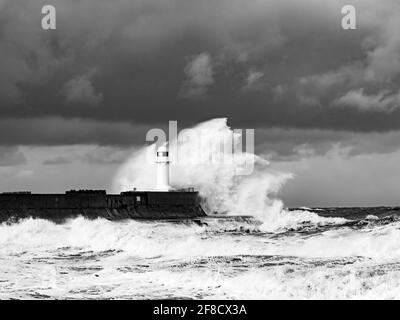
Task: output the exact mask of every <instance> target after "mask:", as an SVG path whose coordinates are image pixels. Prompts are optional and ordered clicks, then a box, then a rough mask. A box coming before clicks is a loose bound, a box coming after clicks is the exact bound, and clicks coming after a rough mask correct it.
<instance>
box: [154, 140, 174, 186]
mask: <svg viewBox="0 0 400 320" xmlns="http://www.w3.org/2000/svg"><path fill="white" fill-rule="evenodd" d="M169 162H170V161H169V153H168V144H167V143H165V144H164V145H162V146H161V147H159V148H158V149H157V159H156V163H157V185H156V190H157V191H170V190H171V187H170V185H169Z"/></svg>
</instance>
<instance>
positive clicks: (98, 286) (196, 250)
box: [0, 208, 400, 299]
mask: <svg viewBox="0 0 400 320" xmlns="http://www.w3.org/2000/svg"><path fill="white" fill-rule="evenodd" d="M398 212H400V211H398V209H397V208H352V209H343V208H331V209H305V208H303V209H301V210H300V209H298V210H291V211H285V212H284V213H282V215H284V216H282V217H281V221H280V223H279V224H276V225H273V226H272V225H271V223H270V222H262V221H258V220H256V219H252V218H240V217H233V218H228V219H222V218H220V219H217V218H207V219H203V220H202V221H200V222H199V221H187V222H180V223H178V222H138V221H132V220H131V221H120V222H116V221H108V220H102V219H98V220H86V219H84V218H77V219H73V220H69V221H66V222H65V223H63V224H55V223H53V222H51V221H47V220H39V219H27V220H22V221H19V222H13V223H2V224H1V225H0V299H153V298H155V299H158V298H173V299H378V298H379V299H399V298H400V216H399V214H398Z"/></svg>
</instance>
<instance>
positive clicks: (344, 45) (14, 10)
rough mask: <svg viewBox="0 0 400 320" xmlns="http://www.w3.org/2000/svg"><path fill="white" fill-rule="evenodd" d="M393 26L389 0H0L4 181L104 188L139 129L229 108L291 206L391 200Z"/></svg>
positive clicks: (397, 116) (136, 141) (398, 89)
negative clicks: (51, 25) (282, 176)
mask: <svg viewBox="0 0 400 320" xmlns="http://www.w3.org/2000/svg"><path fill="white" fill-rule="evenodd" d="M45 4H52V5H54V6H55V7H56V10H57V29H56V30H52V31H44V30H42V28H41V19H42V17H43V16H42V14H41V8H42V6H43V5H45ZM347 4H352V5H354V6H355V8H356V10H357V29H356V30H343V29H342V27H341V19H342V17H343V15H342V14H341V8H342V6H344V5H347ZM399 30H400V2H399V1H398V0H380V1H376V0H362V1H361V0H360V1H341V0H330V1H320V0H301V1H299V0H253V1H243V0H113V1H110V0H107V1H106V0H46V1H41V0H33V1H28V0H18V1H15V0H0V190H4V191H5V190H23V189H32V190H34V191H39V192H46V191H64V189H68V188H75V187H77V188H79V187H83V188H86V187H87V188H92V187H93V188H109V186H110V183H111V177H112V176H113V175H114V173H115V170H116V169H117V168H118V166H119V165H120V163H121V162H122V161H123V160H124V159H126V157H127V156H128V155H129V153H130V152H131V151H132V150H134V149H135V148H137V147H139V146H141V145H143V144H144V143H145V134H146V131H147V130H148V129H150V128H154V127H165V126H167V124H168V120H178V123H179V126H180V127H181V128H183V127H187V126H190V125H193V124H196V123H198V122H201V121H204V120H207V119H211V118H215V117H227V118H228V123H229V125H231V126H232V127H233V128H255V134H256V136H255V139H256V150H257V153H258V154H261V155H263V156H265V157H267V158H268V159H270V160H271V162H272V166H273V167H276V168H279V169H284V170H287V171H291V172H293V173H294V174H295V176H296V177H295V179H293V180H292V181H290V182H289V183H288V184H287V185H286V187H285V188H284V189H283V191H282V197H283V199H284V200H285V203H286V204H287V205H291V206H298V205H305V206H313V205H381V204H387V205H396V204H398V205H400V200H399V190H400V189H399V184H400V170H399V168H398V166H399V164H400V86H399V84H400V32H399Z"/></svg>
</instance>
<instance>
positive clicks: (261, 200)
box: [113, 118, 292, 221]
mask: <svg viewBox="0 0 400 320" xmlns="http://www.w3.org/2000/svg"><path fill="white" fill-rule="evenodd" d="M191 130H192V132H194V133H196V134H194V135H188V134H186V133H185V131H182V132H180V133H179V134H178V136H177V138H176V139H177V141H170V143H171V144H176V145H177V148H178V157H179V161H178V162H177V163H172V164H171V183H172V185H173V186H174V187H175V188H185V187H194V188H196V189H197V190H199V193H200V196H201V197H202V199H203V206H204V209H205V210H206V211H207V212H208V213H211V214H212V213H219V214H221V213H227V214H230V215H253V216H255V217H257V218H259V219H261V220H262V221H269V220H270V219H268V216H269V215H273V216H274V217H276V216H277V213H276V211H278V212H281V211H282V208H283V204H282V202H281V201H280V200H279V199H277V198H276V197H275V195H276V193H277V192H278V191H279V190H280V188H281V187H282V186H283V184H284V183H285V182H286V181H287V180H288V179H290V178H291V177H292V175H291V174H290V173H284V172H278V171H274V170H272V169H270V167H269V162H268V161H267V160H265V159H263V158H261V157H259V156H257V155H255V154H251V155H249V154H248V153H246V152H242V153H239V154H234V156H233V157H232V153H231V152H232V146H231V145H230V144H232V143H233V145H234V146H233V148H234V147H235V145H237V144H240V143H241V142H242V137H241V136H240V134H238V133H237V132H234V131H233V130H232V129H231V128H229V127H228V125H227V119H225V118H222V119H213V120H210V121H207V122H203V123H200V124H198V125H196V126H195V127H193V128H191ZM199 136H200V137H201V145H202V146H207V147H204V148H201V149H200V150H195V149H196V148H198V146H199V143H198V141H197V140H196V141H194V140H195V138H194V137H199ZM221 137H222V138H221ZM229 138H231V139H229ZM196 139H197V138H196ZM221 144H222V146H221ZM154 149H155V144H153V145H151V146H147V147H143V148H142V149H141V150H138V151H136V152H135V153H134V154H132V156H131V157H130V158H129V159H128V160H127V161H126V162H125V163H124V164H123V166H122V167H121V168H120V170H119V171H118V173H117V175H116V177H115V179H114V183H113V189H114V191H116V192H120V191H126V190H132V189H133V188H138V189H145V190H148V189H152V188H153V187H154V181H155V175H154V172H155V167H154V164H153V163H151V161H148V154H149V152H153V153H154ZM199 151H200V152H199ZM199 157H201V159H203V160H204V159H212V161H209V162H207V161H205V162H204V161H202V162H200V163H199V161H198V160H199V159H198V158H199ZM249 157H251V158H252V159H254V171H253V172H252V173H251V174H249V175H238V174H237V173H238V168H240V167H242V166H243V165H244V163H245V162H246V161H247V160H248V159H249ZM227 159H228V160H229V161H227ZM216 160H217V161H216ZM218 160H220V161H218Z"/></svg>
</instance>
